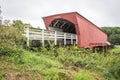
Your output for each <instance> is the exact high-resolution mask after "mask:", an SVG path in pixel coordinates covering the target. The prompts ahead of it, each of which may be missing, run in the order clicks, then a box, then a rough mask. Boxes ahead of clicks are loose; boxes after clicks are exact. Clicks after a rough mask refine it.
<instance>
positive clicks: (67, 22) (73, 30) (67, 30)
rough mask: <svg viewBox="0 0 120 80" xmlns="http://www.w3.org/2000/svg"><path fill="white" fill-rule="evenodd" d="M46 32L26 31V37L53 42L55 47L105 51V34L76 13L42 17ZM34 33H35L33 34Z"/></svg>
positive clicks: (40, 30) (41, 30)
mask: <svg viewBox="0 0 120 80" xmlns="http://www.w3.org/2000/svg"><path fill="white" fill-rule="evenodd" d="M43 20H44V23H45V26H46V29H47V30H43V29H39V30H38V29H34V30H33V29H29V30H28V29H27V31H26V32H27V33H26V37H27V39H28V41H27V42H28V45H29V39H31V40H42V43H43V44H44V41H45V40H48V39H49V40H54V42H55V45H57V44H58V42H59V41H61V43H62V44H65V45H66V44H74V43H76V44H77V45H78V47H79V48H80V47H83V48H95V47H98V46H103V47H105V49H106V51H107V45H108V44H107V34H106V33H104V32H103V31H102V30H101V29H100V28H99V27H97V26H96V25H95V24H93V23H92V22H90V21H89V20H87V19H86V18H84V17H83V16H81V15H80V14H79V13H77V12H71V13H64V14H56V15H51V16H47V17H43ZM35 31H36V32H35Z"/></svg>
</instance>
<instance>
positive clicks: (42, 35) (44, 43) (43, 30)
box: [42, 29, 45, 46]
mask: <svg viewBox="0 0 120 80" xmlns="http://www.w3.org/2000/svg"><path fill="white" fill-rule="evenodd" d="M44 41H45V39H44V29H42V44H43V46H44V44H45V43H44Z"/></svg>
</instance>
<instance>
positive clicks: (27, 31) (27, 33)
mask: <svg viewBox="0 0 120 80" xmlns="http://www.w3.org/2000/svg"><path fill="white" fill-rule="evenodd" d="M26 37H27V46H28V47H29V39H30V38H29V27H27V28H26Z"/></svg>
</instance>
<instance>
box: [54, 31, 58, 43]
mask: <svg viewBox="0 0 120 80" xmlns="http://www.w3.org/2000/svg"><path fill="white" fill-rule="evenodd" d="M54 42H55V45H57V31H55V41H54Z"/></svg>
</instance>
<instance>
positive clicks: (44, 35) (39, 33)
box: [24, 28, 77, 46]
mask: <svg viewBox="0 0 120 80" xmlns="http://www.w3.org/2000/svg"><path fill="white" fill-rule="evenodd" d="M24 35H25V37H26V38H27V46H29V40H42V44H43V45H44V41H45V40H54V44H55V45H57V40H60V39H63V41H64V45H66V44H67V40H70V42H71V44H74V42H75V44H77V35H76V34H70V33H64V32H60V31H53V30H45V29H37V28H25V34H24Z"/></svg>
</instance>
